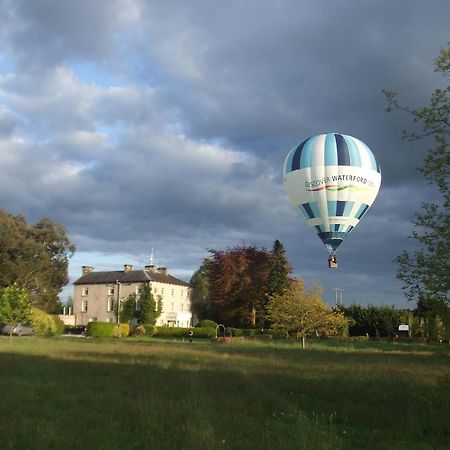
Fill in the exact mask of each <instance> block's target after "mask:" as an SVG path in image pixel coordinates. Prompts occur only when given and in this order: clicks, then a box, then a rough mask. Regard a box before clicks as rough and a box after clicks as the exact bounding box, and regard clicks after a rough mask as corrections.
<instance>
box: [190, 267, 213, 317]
mask: <svg viewBox="0 0 450 450" xmlns="http://www.w3.org/2000/svg"><path fill="white" fill-rule="evenodd" d="M208 265H209V260H208V259H204V260H203V262H202V265H201V266H200V268H199V269H198V270H197V271H195V272H194V274H193V275H192V277H191V280H190V285H191V304H192V312H193V313H194V314H195V315H196V316H197V320H198V321H200V320H204V319H212V318H213V317H214V312H213V310H212V307H211V303H210V299H209V280H208Z"/></svg>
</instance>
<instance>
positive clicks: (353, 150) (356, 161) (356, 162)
mask: <svg viewBox="0 0 450 450" xmlns="http://www.w3.org/2000/svg"><path fill="white" fill-rule="evenodd" d="M343 137H344V139H345V142H346V143H347V148H348V153H349V155H350V165H351V166H356V167H362V162H361V155H360V154H359V150H358V147H357V146H356V144H355V142H354V141H353V139H352V138H351V137H350V136H345V135H344V136H343Z"/></svg>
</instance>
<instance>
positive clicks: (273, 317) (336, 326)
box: [266, 280, 347, 348]
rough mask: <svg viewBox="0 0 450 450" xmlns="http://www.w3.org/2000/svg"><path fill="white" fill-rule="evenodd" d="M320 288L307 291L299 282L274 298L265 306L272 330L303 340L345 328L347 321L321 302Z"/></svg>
mask: <svg viewBox="0 0 450 450" xmlns="http://www.w3.org/2000/svg"><path fill="white" fill-rule="evenodd" d="M322 292H323V289H322V288H321V287H320V286H314V287H313V288H311V289H307V288H305V286H304V282H303V281H302V280H298V281H297V282H296V283H295V284H294V286H293V287H291V288H289V289H287V290H286V291H284V292H283V294H281V295H274V296H272V297H271V298H270V300H269V302H268V304H267V307H266V309H267V316H268V318H269V320H270V322H271V323H272V329H273V330H277V331H280V332H282V333H283V334H284V335H285V336H286V337H288V338H294V339H297V340H301V341H302V347H303V348H305V346H306V338H307V337H308V336H312V335H322V336H333V335H336V334H338V333H339V331H340V330H342V329H344V328H346V326H347V319H345V317H344V315H343V313H342V312H341V311H339V310H337V309H336V310H333V309H331V308H330V307H329V306H328V305H327V304H325V303H324V302H323V301H322Z"/></svg>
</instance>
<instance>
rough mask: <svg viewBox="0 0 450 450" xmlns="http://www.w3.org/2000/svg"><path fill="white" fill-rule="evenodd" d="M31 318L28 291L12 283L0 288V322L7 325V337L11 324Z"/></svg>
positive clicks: (11, 329)
mask: <svg viewBox="0 0 450 450" xmlns="http://www.w3.org/2000/svg"><path fill="white" fill-rule="evenodd" d="M30 318H31V303H30V300H29V295H28V292H27V291H26V290H25V289H23V288H21V287H19V286H17V285H16V284H13V285H11V286H8V287H6V288H3V289H1V290H0V322H3V323H4V324H6V325H8V326H9V339H10V340H11V336H12V333H13V325H16V324H18V323H20V322H25V321H28V320H29V319H30Z"/></svg>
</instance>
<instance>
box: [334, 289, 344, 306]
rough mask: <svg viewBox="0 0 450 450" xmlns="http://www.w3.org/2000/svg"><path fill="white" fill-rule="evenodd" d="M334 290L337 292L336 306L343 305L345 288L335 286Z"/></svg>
mask: <svg viewBox="0 0 450 450" xmlns="http://www.w3.org/2000/svg"><path fill="white" fill-rule="evenodd" d="M333 291H334V292H335V294H336V306H338V305H342V293H343V292H344V289H342V288H333Z"/></svg>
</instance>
